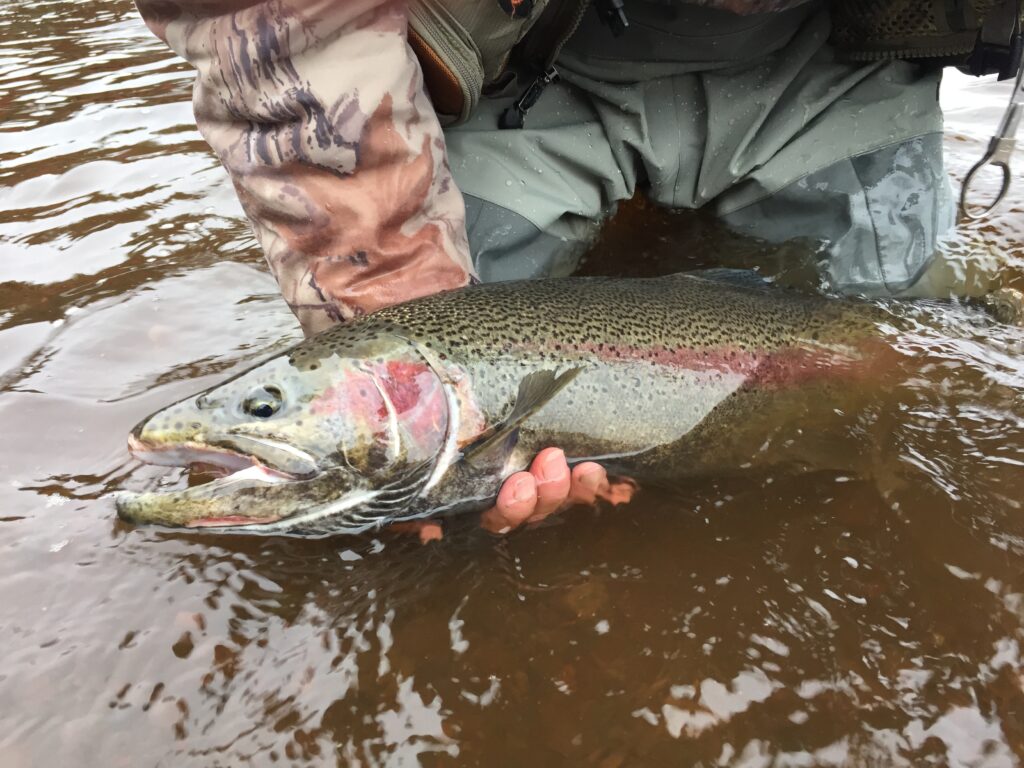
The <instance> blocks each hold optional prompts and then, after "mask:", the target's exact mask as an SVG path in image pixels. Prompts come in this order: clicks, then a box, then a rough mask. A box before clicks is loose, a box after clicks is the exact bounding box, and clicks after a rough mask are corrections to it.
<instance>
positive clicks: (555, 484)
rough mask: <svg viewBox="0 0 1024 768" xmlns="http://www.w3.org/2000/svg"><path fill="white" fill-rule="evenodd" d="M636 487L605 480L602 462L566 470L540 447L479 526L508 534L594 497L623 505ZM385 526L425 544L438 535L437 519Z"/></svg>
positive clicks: (559, 456)
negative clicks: (416, 538) (525, 469)
mask: <svg viewBox="0 0 1024 768" xmlns="http://www.w3.org/2000/svg"><path fill="white" fill-rule="evenodd" d="M636 489H637V486H636V483H634V482H633V481H632V480H628V479H619V480H616V481H615V482H611V481H609V479H608V473H607V472H606V471H605V469H604V467H602V466H601V465H600V464H597V463H596V462H593V461H585V462H583V463H582V464H577V465H576V466H575V467H573V468H572V469H571V470H570V469H569V464H568V462H567V461H566V460H565V453H564V452H563V451H562V450H561V449H560V448H545V449H544V450H542V451H541V452H540V453H538V454H537V456H536V458H534V460H533V463H532V464H530V469H529V471H526V472H516V473H515V474H514V475H511V476H510V477H508V478H507V479H506V480H505V482H504V483H502V486H501V490H499V491H498V498H497V500H496V501H495V504H494V506H493V507H491V508H490V509H488V510H487V511H486V512H484V513H483V515H481V517H480V525H481V527H483V528H484V529H486V530H488V531H490V532H491V533H497V534H504V533H509V532H510V531H513V530H515V529H516V528H518V527H519V526H521V525H524V524H525V523H537V522H540V521H541V520H543V519H544V518H546V517H548V516H549V515H551V514H554V513H555V512H558V511H560V510H562V509H566V508H568V507H571V506H573V505H576V504H596V503H597V501H598V500H599V499H601V500H604V501H607V502H609V503H611V504H625V503H626V502H628V501H629V500H630V499H631V498H633V494H634V493H636ZM390 527H391V528H392V529H393V530H396V531H402V532H405V533H416V534H418V535H419V537H420V541H421V542H422V543H424V544H426V543H427V542H429V541H437V540H439V539H441V538H442V536H443V532H442V528H441V524H440V523H439V522H437V521H436V520H417V521H411V522H405V523H394V524H393V525H391V526H390Z"/></svg>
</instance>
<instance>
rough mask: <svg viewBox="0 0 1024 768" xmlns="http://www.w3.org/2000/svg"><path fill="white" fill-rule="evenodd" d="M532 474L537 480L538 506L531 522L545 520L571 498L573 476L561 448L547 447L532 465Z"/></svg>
mask: <svg viewBox="0 0 1024 768" xmlns="http://www.w3.org/2000/svg"><path fill="white" fill-rule="evenodd" d="M530 474H531V475H533V477H534V478H535V479H536V481H537V506H536V508H535V509H534V510H533V514H532V515H530V518H529V522H531V523H535V522H538V521H540V520H543V519H544V518H545V517H547V516H548V515H550V514H551V513H552V512H554V511H555V510H557V509H558V508H559V507H561V506H562V505H563V504H565V502H566V499H568V498H569V487H570V485H571V483H572V476H571V474H570V472H569V464H568V463H567V462H566V460H565V453H564V452H563V451H562V449H561V448H545V449H544V450H543V451H541V452H540V453H538V454H537V457H536V458H535V459H534V460H533V463H532V464H531V465H530Z"/></svg>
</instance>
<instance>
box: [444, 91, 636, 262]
mask: <svg viewBox="0 0 1024 768" xmlns="http://www.w3.org/2000/svg"><path fill="white" fill-rule="evenodd" d="M520 90H521V85H519V86H516V85H513V86H511V87H510V88H509V89H508V93H506V94H502V95H500V96H492V97H489V98H485V99H484V100H483V101H482V102H481V103H480V105H479V107H478V109H477V111H476V112H475V113H474V115H473V116H472V117H471V118H470V120H469V121H468V122H466V123H464V124H462V125H458V126H455V127H453V128H450V129H448V130H447V131H446V132H445V141H446V143H447V145H448V157H449V162H450V165H451V169H452V175H453V177H454V178H455V183H456V184H458V186H459V189H461V190H462V193H463V196H464V198H465V201H466V228H467V231H468V234H469V246H470V252H471V254H472V257H473V262H474V264H475V266H476V269H477V273H478V275H479V276H480V279H482V280H484V281H487V282H490V281H495V280H511V279H519V278H538V277H559V276H564V275H569V274H572V272H573V271H575V269H576V267H577V266H578V264H579V261H580V257H581V256H582V255H583V253H584V252H585V251H586V249H587V247H588V246H589V245H590V244H591V243H592V242H593V241H594V239H595V238H596V237H597V235H598V234H599V232H600V228H601V224H602V223H603V222H604V220H605V219H606V218H607V217H608V215H609V214H610V213H611V212H612V211H613V210H614V208H615V203H616V202H617V201H619V200H623V199H627V198H629V197H631V196H632V195H633V191H634V188H635V180H634V179H633V178H632V177H631V176H628V175H624V174H623V173H622V171H621V170H620V169H619V166H618V163H617V162H616V158H615V156H614V155H613V154H612V151H611V147H610V146H609V143H608V137H607V134H606V133H605V130H604V128H603V126H602V125H601V123H600V121H599V120H598V118H597V114H596V112H595V110H594V107H593V106H592V105H591V104H590V102H589V99H588V98H587V96H586V94H583V93H581V92H580V91H578V90H577V89H575V88H573V87H572V86H570V85H568V84H566V83H561V82H559V83H554V84H552V85H550V86H548V88H547V89H546V90H545V92H544V97H543V98H542V99H541V100H540V101H539V102H538V103H537V105H536V106H535V107H534V108H533V109H532V110H531V111H530V115H529V122H528V124H527V127H526V128H523V129H520V130H504V131H503V130H499V129H498V127H497V126H498V116H499V115H500V114H501V112H502V111H504V109H505V108H506V107H507V106H509V105H510V104H511V103H512V102H513V101H514V100H515V99H516V98H517V97H518V94H519V91H520Z"/></svg>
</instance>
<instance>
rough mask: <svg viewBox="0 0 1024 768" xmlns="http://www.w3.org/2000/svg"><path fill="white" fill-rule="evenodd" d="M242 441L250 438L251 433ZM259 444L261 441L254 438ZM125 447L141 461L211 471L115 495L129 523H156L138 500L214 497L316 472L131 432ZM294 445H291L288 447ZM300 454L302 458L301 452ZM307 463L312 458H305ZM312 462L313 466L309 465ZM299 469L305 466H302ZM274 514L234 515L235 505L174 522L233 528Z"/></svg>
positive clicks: (277, 516)
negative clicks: (195, 480) (163, 488)
mask: <svg viewBox="0 0 1024 768" xmlns="http://www.w3.org/2000/svg"><path fill="white" fill-rule="evenodd" d="M246 440H249V441H252V439H251V438H246ZM259 442H261V443H263V442H264V441H259ZM267 444H268V445H269V447H270V448H271V449H275V450H276V449H278V448H279V446H277V444H276V443H272V442H268V443H267ZM128 450H129V452H130V453H131V455H132V456H133V457H135V458H136V459H138V460H139V461H142V462H144V463H146V464H153V465H157V466H168V467H184V468H187V469H189V470H190V471H196V470H201V471H202V472H203V473H204V474H208V475H213V479H211V480H209V481H207V482H205V483H201V484H197V485H193V486H191V487H190V488H189V489H187V490H186V491H170V492H151V493H142V494H126V495H122V496H119V497H118V499H117V510H118V514H119V515H120V516H121V517H122V518H124V519H127V520H130V521H133V522H161V521H159V520H147V519H144V518H141V517H140V515H139V514H138V506H139V505H138V503H137V502H138V500H140V499H143V500H144V499H146V498H147V497H148V498H155V497H165V498H166V499H167V500H168V501H170V499H171V498H172V497H175V496H178V497H182V500H185V497H193V498H195V497H201V498H206V499H216V498H218V497H226V496H229V495H230V494H231V493H232V492H233V491H235V490H237V489H239V488H241V487H247V488H252V487H254V486H274V485H279V484H282V483H298V482H301V481H304V480H309V479H311V478H313V477H315V476H316V474H317V472H316V471H305V472H303V473H301V474H299V473H293V472H288V471H285V470H284V469H281V468H279V467H275V466H270V465H268V464H267V463H266V462H265V461H263V460H261V459H260V457H258V456H256V455H255V454H251V453H242V452H240V451H236V450H232V449H231V448H228V447H222V446H217V445H210V444H205V443H204V444H200V443H191V442H185V443H178V444H172V445H159V444H155V443H150V442H147V441H146V440H144V439H143V438H140V437H139V436H137V435H135V434H132V435H130V436H129V437H128ZM293 450H294V449H293ZM304 458H308V457H305V456H304ZM309 462H310V463H311V462H312V459H311V458H310V459H309ZM304 463H305V462H304ZM314 466H315V465H314ZM303 468H304V469H305V468H306V467H303ZM284 517H285V516H284V515H280V514H272V513H271V514H267V513H266V512H264V513H263V514H237V513H235V510H231V513H227V514H213V515H209V516H197V517H192V518H184V517H183V518H182V519H178V520H175V521H174V524H176V525H180V526H183V527H186V528H239V527H244V526H259V525H269V524H272V523H276V522H278V521H280V520H282V519H283V518H284Z"/></svg>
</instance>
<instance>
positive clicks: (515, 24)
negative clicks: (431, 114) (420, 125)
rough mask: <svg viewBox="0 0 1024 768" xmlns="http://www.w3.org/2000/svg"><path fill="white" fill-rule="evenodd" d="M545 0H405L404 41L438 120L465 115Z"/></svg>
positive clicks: (446, 121) (455, 120) (457, 119)
mask: <svg viewBox="0 0 1024 768" xmlns="http://www.w3.org/2000/svg"><path fill="white" fill-rule="evenodd" d="M549 1H551V2H558V1H559V0H411V2H410V4H409V44H410V46H412V49H413V50H414V51H415V52H416V56H417V57H418V58H419V60H420V65H421V66H422V67H423V78H424V81H425V82H426V86H427V91H428V92H429V93H430V98H431V101H433V103H434V108H435V109H436V110H437V112H438V115H439V116H440V118H441V122H442V123H444V124H447V125H451V124H454V123H459V122H462V121H464V120H466V118H468V117H469V115H470V114H471V113H472V112H473V109H474V108H475V107H476V105H477V103H478V102H479V100H480V95H481V93H482V92H483V89H484V88H485V87H486V86H487V85H488V84H490V83H492V82H494V81H495V80H496V79H497V78H498V77H499V76H500V75H501V74H502V72H503V71H504V69H505V66H506V64H507V63H508V57H509V54H510V52H511V51H512V49H513V48H514V47H515V46H516V45H517V44H518V43H519V41H520V40H522V39H523V37H524V36H525V35H526V33H527V32H529V31H530V29H531V27H532V26H533V24H534V22H536V20H537V19H538V18H539V17H540V15H541V12H542V11H543V10H544V7H545V6H546V5H547V4H548V2H549Z"/></svg>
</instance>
